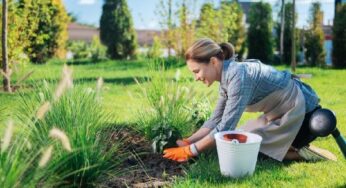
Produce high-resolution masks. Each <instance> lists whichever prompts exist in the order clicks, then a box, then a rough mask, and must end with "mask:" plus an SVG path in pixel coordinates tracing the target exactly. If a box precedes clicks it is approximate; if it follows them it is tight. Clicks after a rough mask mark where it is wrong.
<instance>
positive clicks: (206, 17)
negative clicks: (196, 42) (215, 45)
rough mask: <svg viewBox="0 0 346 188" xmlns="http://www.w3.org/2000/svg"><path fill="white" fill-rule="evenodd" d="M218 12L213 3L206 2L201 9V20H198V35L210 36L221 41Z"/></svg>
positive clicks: (199, 36)
mask: <svg viewBox="0 0 346 188" xmlns="http://www.w3.org/2000/svg"><path fill="white" fill-rule="evenodd" d="M217 19H218V13H217V11H216V10H215V9H214V5H213V4H212V3H205V4H203V5H202V7H201V10H200V16H199V20H198V22H197V33H196V35H197V37H198V38H205V37H207V38H210V39H212V40H214V41H216V42H221V39H220V38H221V37H220V33H221V31H220V28H219V23H218V21H217Z"/></svg>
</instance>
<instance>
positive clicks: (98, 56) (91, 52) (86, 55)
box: [67, 37, 106, 63]
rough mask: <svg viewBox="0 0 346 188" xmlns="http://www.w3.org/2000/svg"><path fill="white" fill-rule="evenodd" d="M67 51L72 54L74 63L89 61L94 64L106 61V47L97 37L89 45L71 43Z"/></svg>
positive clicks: (77, 42) (83, 42)
mask: <svg viewBox="0 0 346 188" xmlns="http://www.w3.org/2000/svg"><path fill="white" fill-rule="evenodd" d="M67 49H68V50H69V51H70V52H72V54H73V59H74V60H75V61H76V60H77V61H78V60H85V59H91V61H92V62H93V63H96V62H99V61H101V60H105V59H106V47H105V46H104V45H102V44H101V42H100V39H99V38H98V37H94V38H93V40H92V42H91V43H87V42H85V41H71V42H69V43H68V45H67Z"/></svg>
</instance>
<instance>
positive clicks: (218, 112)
mask: <svg viewBox="0 0 346 188" xmlns="http://www.w3.org/2000/svg"><path fill="white" fill-rule="evenodd" d="M220 90H221V89H220ZM226 102H227V97H226V96H225V94H224V92H220V95H219V99H218V101H217V104H216V107H215V110H214V112H213V114H212V115H211V117H210V118H209V119H208V120H207V121H206V122H204V124H203V125H202V128H209V129H214V128H215V127H216V126H217V125H218V124H219V123H220V122H221V119H222V115H223V112H224V110H225V106H226Z"/></svg>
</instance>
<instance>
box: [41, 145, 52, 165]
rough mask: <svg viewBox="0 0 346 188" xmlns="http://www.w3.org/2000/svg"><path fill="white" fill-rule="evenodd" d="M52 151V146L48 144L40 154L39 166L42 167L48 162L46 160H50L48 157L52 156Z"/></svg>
mask: <svg viewBox="0 0 346 188" xmlns="http://www.w3.org/2000/svg"><path fill="white" fill-rule="evenodd" d="M52 153H53V146H49V147H48V148H47V149H46V150H45V151H44V152H43V154H42V157H41V160H40V162H39V163H38V166H39V167H44V166H46V164H47V163H48V161H49V160H50V158H51V157H52Z"/></svg>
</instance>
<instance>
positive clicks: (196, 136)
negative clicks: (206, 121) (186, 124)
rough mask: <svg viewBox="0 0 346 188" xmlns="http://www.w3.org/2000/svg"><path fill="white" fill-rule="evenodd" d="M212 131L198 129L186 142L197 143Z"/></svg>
mask: <svg viewBox="0 0 346 188" xmlns="http://www.w3.org/2000/svg"><path fill="white" fill-rule="evenodd" d="M211 130H212V129H210V128H204V127H202V128H200V129H198V131H196V132H195V133H194V134H193V135H191V136H190V137H189V138H188V139H187V140H188V141H189V142H190V143H195V142H197V141H199V140H200V139H202V138H203V137H205V136H206V135H208V134H209V133H210V131H211Z"/></svg>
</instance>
